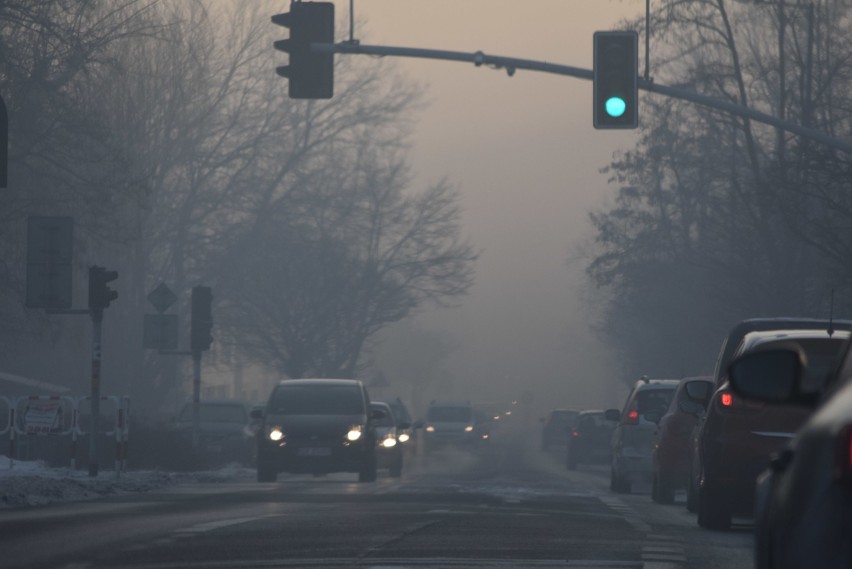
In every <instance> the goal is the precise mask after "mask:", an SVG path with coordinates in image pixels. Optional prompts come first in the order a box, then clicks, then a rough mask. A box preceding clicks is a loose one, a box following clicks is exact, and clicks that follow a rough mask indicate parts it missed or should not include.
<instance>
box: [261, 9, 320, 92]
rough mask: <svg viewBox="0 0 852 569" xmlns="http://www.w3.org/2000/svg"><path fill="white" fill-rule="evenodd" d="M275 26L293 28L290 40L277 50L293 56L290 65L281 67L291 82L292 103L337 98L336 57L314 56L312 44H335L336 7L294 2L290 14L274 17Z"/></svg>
mask: <svg viewBox="0 0 852 569" xmlns="http://www.w3.org/2000/svg"><path fill="white" fill-rule="evenodd" d="M272 22H273V23H274V24H278V25H279V26H284V27H287V28H290V38H289V39H286V40H278V41H276V42H275V43H274V44H273V45H274V46H275V49H277V50H279V51H284V52H287V53H289V54H290V65H285V66H281V67H277V68H276V69H275V71H276V72H277V73H278V75H281V76H282V77H286V78H288V79H289V80H290V85H289V95H290V98H291V99H330V98H331V97H332V95H333V94H334V54H333V53H313V52H311V44H312V43H334V4H332V3H331V2H293V3H292V4H290V11H289V12H286V13H284V14H276V15H274V16H272Z"/></svg>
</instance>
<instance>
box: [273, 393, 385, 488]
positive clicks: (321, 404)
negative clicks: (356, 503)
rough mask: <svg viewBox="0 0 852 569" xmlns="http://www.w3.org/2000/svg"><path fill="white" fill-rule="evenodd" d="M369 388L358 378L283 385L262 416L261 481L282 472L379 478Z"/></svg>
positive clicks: (374, 414) (377, 414) (376, 416)
mask: <svg viewBox="0 0 852 569" xmlns="http://www.w3.org/2000/svg"><path fill="white" fill-rule="evenodd" d="M383 416H384V415H383V414H382V413H381V412H379V411H371V409H370V397H369V395H368V394H367V390H366V388H365V387H364V384H363V383H362V382H360V381H358V380H354V379H291V380H285V381H282V382H280V383H279V384H278V385H277V386H276V387H275V389H274V390H273V391H272V394H271V395H270V396H269V402H268V403H267V405H266V408H265V409H264V411H263V416H262V422H261V427H260V431H259V432H258V436H257V479H258V481H259V482H273V481H275V478H276V476H277V474H278V473H279V472H291V473H311V474H326V473H331V472H357V473H358V480H359V481H361V482H372V481H374V480H375V479H376V466H377V465H376V430H375V420H376V419H380V418H382V417H383Z"/></svg>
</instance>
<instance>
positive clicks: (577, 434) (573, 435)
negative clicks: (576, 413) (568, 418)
mask: <svg viewBox="0 0 852 569" xmlns="http://www.w3.org/2000/svg"><path fill="white" fill-rule="evenodd" d="M571 436H572V437H574V438H575V439H576V438H577V437H579V436H580V432H579V431H571Z"/></svg>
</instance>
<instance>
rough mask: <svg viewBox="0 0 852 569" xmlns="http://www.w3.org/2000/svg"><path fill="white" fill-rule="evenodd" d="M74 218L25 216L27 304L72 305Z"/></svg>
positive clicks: (58, 307)
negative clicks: (26, 218)
mask: <svg viewBox="0 0 852 569" xmlns="http://www.w3.org/2000/svg"><path fill="white" fill-rule="evenodd" d="M73 228H74V219H73V218H71V217H46V216H30V217H29V219H28V220H27V298H26V305H27V306H28V307H30V308H57V309H64V308H71V253H72V246H73V241H72V237H73Z"/></svg>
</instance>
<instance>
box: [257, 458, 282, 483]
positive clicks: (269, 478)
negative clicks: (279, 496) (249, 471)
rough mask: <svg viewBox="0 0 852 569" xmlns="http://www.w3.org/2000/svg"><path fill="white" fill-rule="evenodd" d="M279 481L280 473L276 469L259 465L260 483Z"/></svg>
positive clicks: (258, 478)
mask: <svg viewBox="0 0 852 569" xmlns="http://www.w3.org/2000/svg"><path fill="white" fill-rule="evenodd" d="M277 479H278V473H277V472H275V469H274V468H271V467H269V466H267V465H264V464H260V463H258V465H257V481H258V482H275V481H276V480H277Z"/></svg>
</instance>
